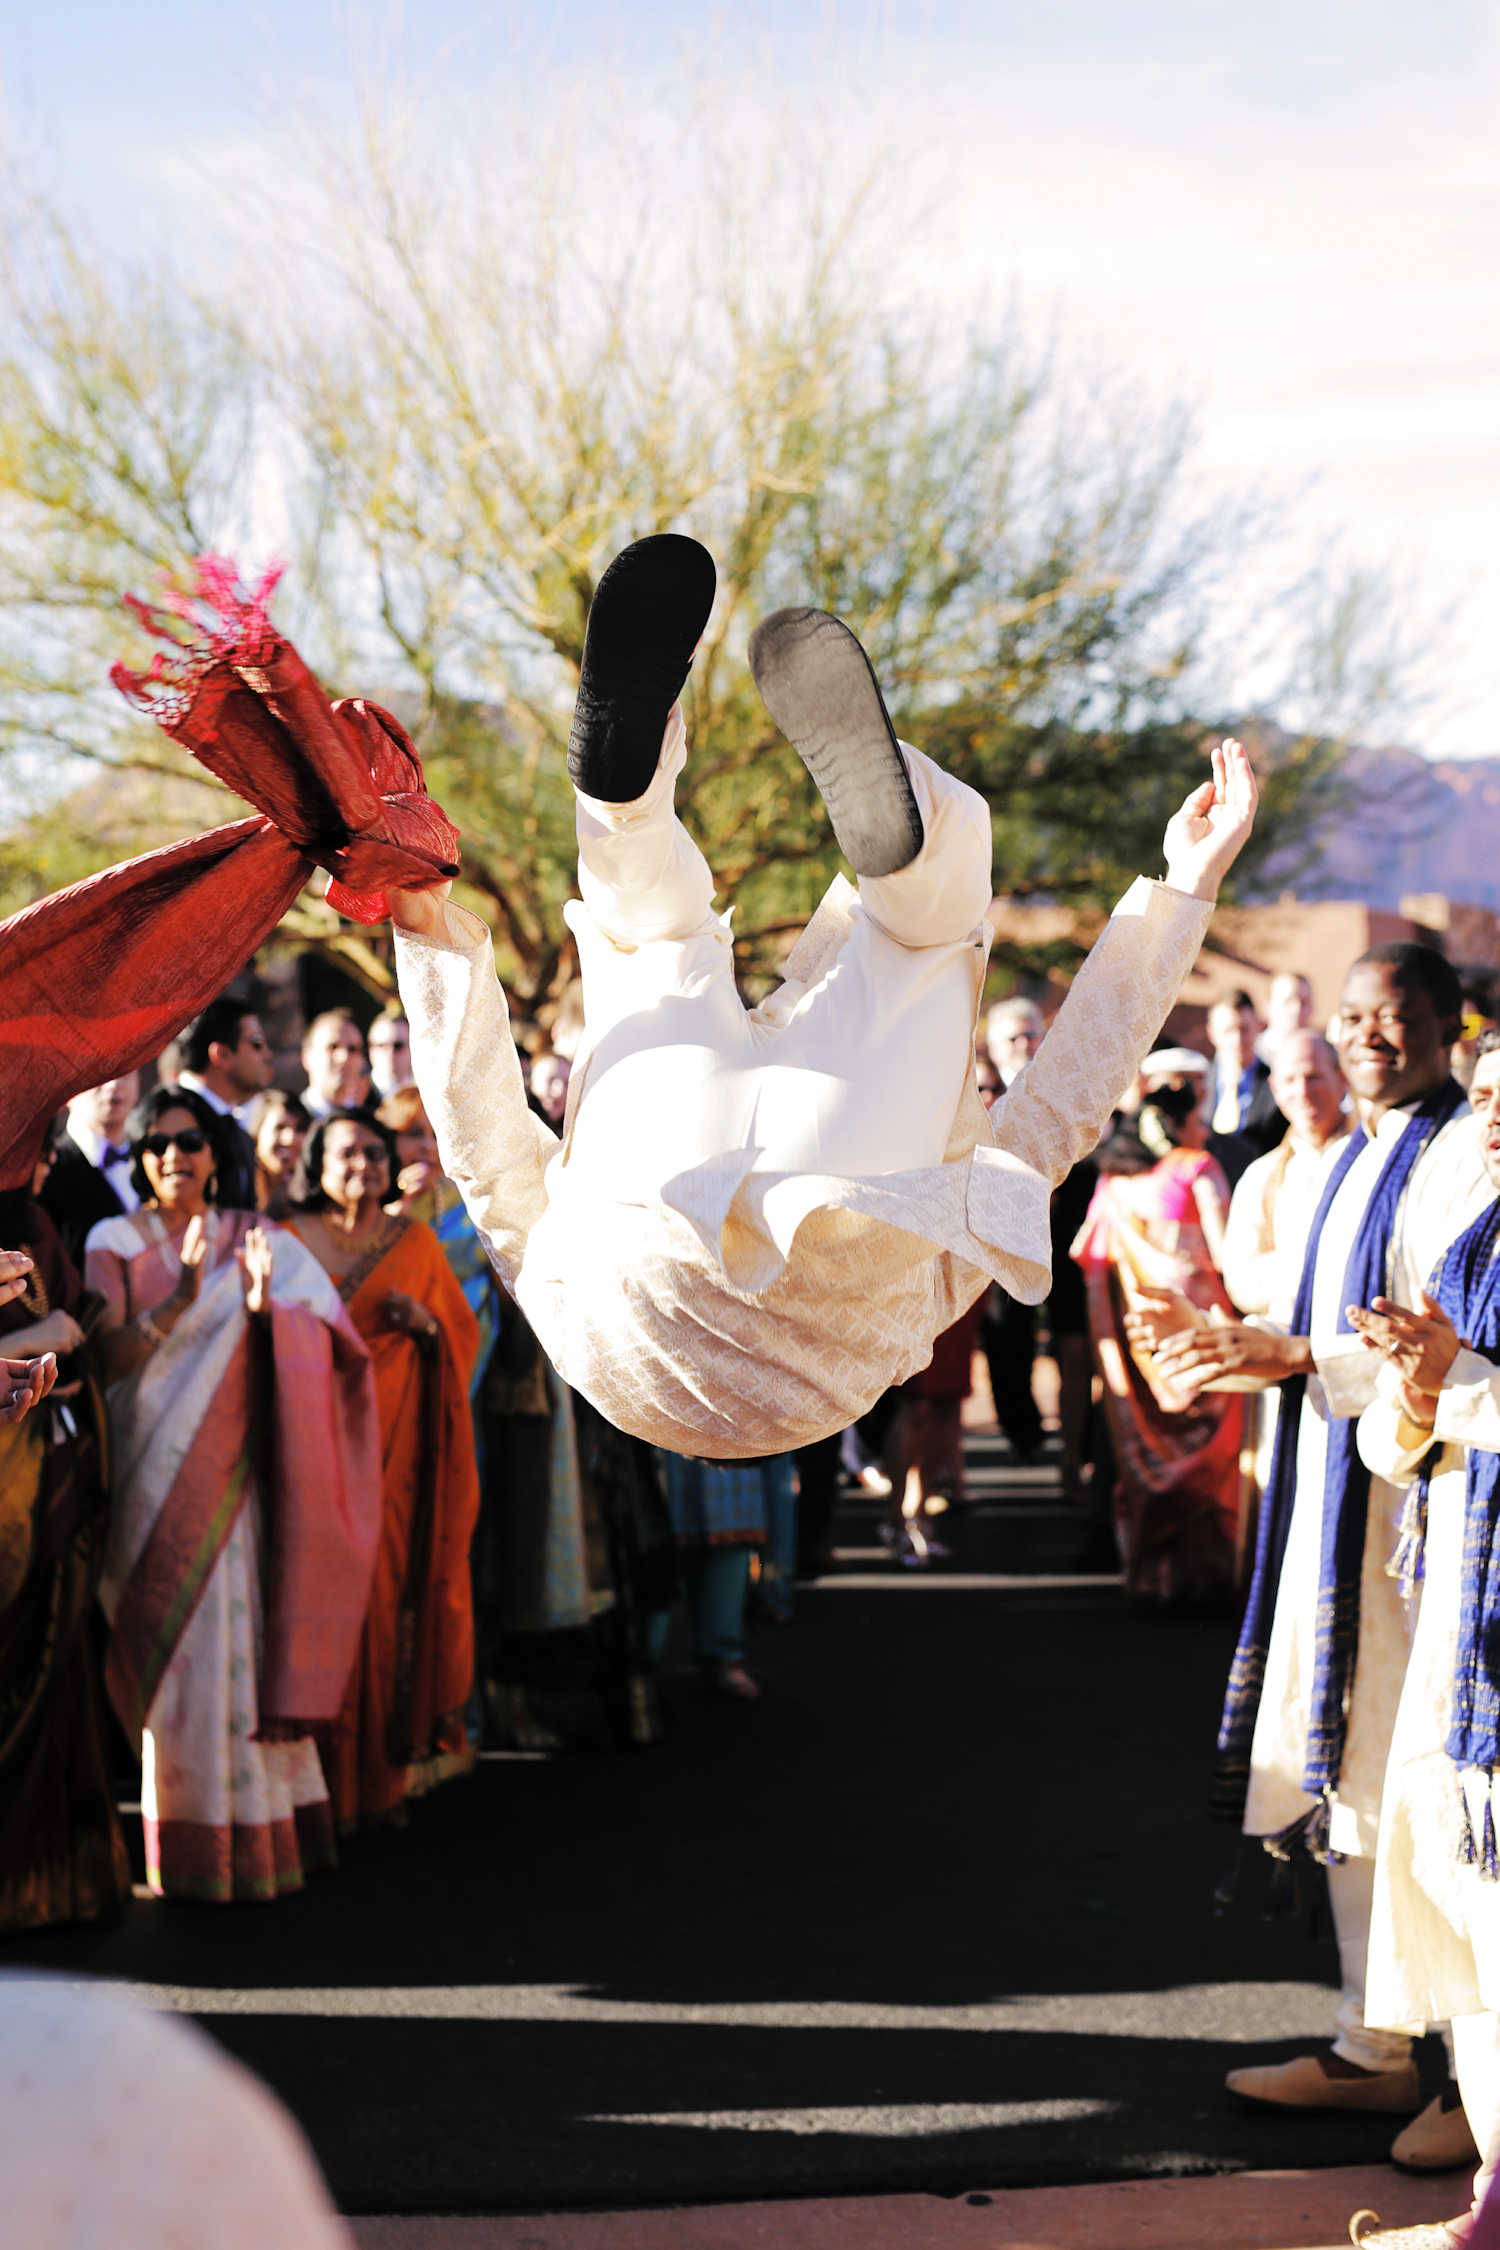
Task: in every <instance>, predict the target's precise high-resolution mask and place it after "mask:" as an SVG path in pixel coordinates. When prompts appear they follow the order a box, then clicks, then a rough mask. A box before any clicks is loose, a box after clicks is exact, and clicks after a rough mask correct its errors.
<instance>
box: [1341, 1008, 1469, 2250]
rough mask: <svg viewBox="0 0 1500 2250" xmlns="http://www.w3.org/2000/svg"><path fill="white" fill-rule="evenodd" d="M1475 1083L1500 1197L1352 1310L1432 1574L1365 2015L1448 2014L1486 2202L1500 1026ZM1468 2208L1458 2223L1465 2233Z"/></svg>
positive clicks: (1384, 1464)
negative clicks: (1402, 1284) (1417, 1284)
mask: <svg viewBox="0 0 1500 2250" xmlns="http://www.w3.org/2000/svg"><path fill="white" fill-rule="evenodd" d="M1469 1095H1470V1100H1471V1101H1472V1103H1473V1106H1474V1109H1475V1110H1476V1112H1477V1113H1478V1119H1479V1146H1480V1152H1481V1156H1482V1158H1483V1162H1484V1168H1485V1172H1486V1174H1487V1176H1488V1188H1489V1198H1490V1200H1488V1201H1487V1203H1486V1207H1485V1209H1484V1210H1483V1212H1482V1213H1481V1214H1480V1216H1479V1217H1478V1218H1477V1219H1476V1220H1475V1221H1474V1223H1473V1224H1472V1226H1470V1227H1469V1229H1468V1230H1467V1232H1466V1233H1464V1234H1462V1235H1461V1236H1460V1237H1459V1239H1458V1240H1457V1241H1456V1242H1455V1243H1454V1244H1453V1246H1452V1248H1451V1249H1450V1250H1449V1251H1448V1253H1447V1255H1446V1256H1445V1257H1444V1258H1443V1260H1442V1262H1441V1264H1440V1266H1439V1267H1438V1269H1437V1271H1436V1272H1435V1273H1434V1274H1433V1275H1432V1276H1431V1278H1430V1280H1429V1282H1428V1285H1427V1288H1426V1289H1425V1290H1424V1291H1423V1292H1422V1295H1421V1299H1420V1303H1419V1306H1418V1309H1416V1310H1415V1311H1407V1310H1405V1309H1403V1308H1402V1307H1401V1306H1400V1305H1399V1304H1397V1303H1395V1302H1394V1301H1393V1300H1392V1299H1390V1298H1387V1297H1384V1296H1380V1297H1377V1298H1375V1300H1374V1302H1373V1303H1372V1304H1371V1305H1370V1306H1369V1307H1368V1308H1359V1309H1357V1310H1355V1311H1354V1312H1352V1313H1351V1316H1350V1317H1351V1319H1352V1320H1353V1321H1354V1325H1355V1326H1356V1328H1358V1329H1359V1330H1360V1332H1361V1333H1362V1334H1363V1336H1364V1337H1365V1339H1366V1341H1367V1343H1368V1344H1370V1345H1372V1346H1373V1347H1374V1348H1375V1350H1376V1351H1378V1352H1379V1353H1380V1354H1381V1356H1382V1359H1383V1360H1384V1362H1385V1364H1384V1366H1383V1367H1382V1368H1381V1370H1380V1373H1379V1375H1378V1377H1377V1380H1376V1390H1377V1393H1378V1396H1377V1398H1376V1401H1375V1404H1374V1405H1373V1406H1369V1407H1367V1408H1366V1409H1365V1412H1364V1413H1363V1415H1362V1416H1361V1417H1360V1423H1359V1450H1360V1455H1361V1457H1362V1459H1363V1460H1364V1462H1365V1463H1366V1465H1367V1466H1368V1468H1369V1469H1370V1470H1371V1472H1372V1475H1373V1476H1374V1477H1376V1478H1379V1479H1381V1480H1383V1481H1384V1482H1385V1483H1388V1484H1391V1485H1394V1486H1405V1487H1406V1488H1407V1499H1406V1505H1405V1508H1404V1510H1403V1530H1404V1531H1405V1533H1406V1534H1407V1537H1406V1541H1405V1546H1404V1552H1403V1558H1402V1559H1403V1562H1404V1563H1405V1565H1406V1570H1405V1573H1404V1575H1405V1576H1406V1577H1407V1578H1408V1579H1414V1578H1415V1577H1416V1576H1417V1575H1418V1573H1419V1572H1420V1575H1421V1578H1422V1599H1421V1606H1420V1608H1419V1609H1418V1611H1417V1618H1416V1631H1415V1634H1414V1636H1413V1640H1412V1651H1411V1660H1410V1662H1409V1663H1408V1665H1407V1668H1406V1679H1405V1684H1404V1685H1403V1687H1402V1690H1401V1704H1400V1709H1399V1710H1398V1712H1397V1714H1396V1727H1395V1733H1394V1736H1393V1738H1392V1741H1391V1751H1390V1759H1389V1762H1388V1765H1387V1768H1386V1778H1385V1798H1384V1806H1383V1810H1382V1813H1381V1821H1380V1849H1379V1852H1378V1855H1377V1858H1376V1864H1375V1900H1374V1913H1373V1918H1372V1923H1371V1932H1370V1968H1369V1982H1368V1991H1367V1999H1366V2012H1367V2014H1368V2016H1369V2017H1370V2019H1371V2020H1372V2021H1374V2022H1376V2023H1395V2024H1404V2023H1420V2022H1422V2021H1424V2020H1427V2019H1432V2018H1443V2017H1450V2018H1451V2019H1452V2022H1453V2044H1454V2049H1455V2055H1456V2064H1457V2078H1458V2092H1459V2093H1461V2095H1462V2099H1463V2107H1464V2110H1465V2111H1467V2113H1468V2119H1469V2123H1470V2125H1471V2126H1472V2128H1473V2134H1474V2139H1475V2141H1476V2142H1477V2144H1478V2150H1479V2153H1480V2155H1481V2159H1482V2161H1481V2165H1480V2170H1479V2174H1478V2177H1477V2178H1476V2180H1475V2182H1474V2205H1473V2208H1474V2211H1476V2212H1477V2210H1478V2208H1479V2205H1480V2203H1481V2201H1482V2200H1483V2197H1484V2194H1485V2191H1486V2190H1487V2188H1488V2186H1489V2184H1490V2181H1491V2180H1492V2179H1493V2178H1494V2176H1495V2172H1496V2169H1497V2166H1500V2012H1497V2011H1500V1883H1497V1881H1496V1877H1497V1874H1500V1861H1497V1853H1496V1845H1495V1833H1496V1830H1495V1802H1494V1800H1495V1768H1496V1766H1497V1765H1500V1665H1497V1662H1496V1657H1495V1653H1494V1651H1495V1646H1496V1638H1495V1636H1496V1632H1497V1628H1500V1587H1497V1584H1496V1580H1495V1575H1494V1566H1493V1563H1492V1562H1491V1560H1490V1558H1491V1556H1492V1553H1493V1549H1494V1543H1495V1534H1496V1529H1497V1525H1500V1260H1497V1258H1496V1255H1495V1253H1496V1248H1497V1244H1500V1195H1497V1192H1496V1191H1497V1190H1500V1032H1494V1031H1487V1032H1485V1033H1484V1035H1483V1037H1482V1038H1481V1039H1480V1041H1479V1046H1478V1055H1477V1059H1476V1062H1475V1067H1474V1077H1473V1082H1472V1084H1471V1086H1470V1088H1469ZM1434 1445H1436V1446H1438V1447H1439V1448H1440V1449H1441V1450H1440V1452H1439V1454H1438V1458H1437V1460H1436V1463H1435V1464H1434V1463H1433V1462H1432V1461H1431V1460H1430V1459H1429V1456H1430V1454H1431V1452H1432V1449H1433V1447H1434ZM1424 1461H1426V1462H1427V1465H1428V1487H1427V1496H1426V1523H1425V1526H1424V1525H1423V1523H1422V1513H1421V1489H1420V1485H1419V1484H1418V1482H1417V1478H1418V1474H1419V1471H1420V1470H1421V1467H1422V1464H1423V1463H1424ZM1419 1558H1420V1559H1419ZM1450 2115H1451V2109H1450ZM1469 2220H1470V2214H1469V2213H1465V2214H1463V2216H1462V2218H1460V2219H1458V2220H1455V2221H1454V2222H1452V2225H1451V2228H1450V2229H1449V2230H1448V2231H1449V2233H1450V2235H1451V2239H1452V2240H1454V2241H1462V2240H1463V2239H1464V2235H1465V2230H1466V2228H1467V2226H1468V2224H1469ZM1367 2239H1368V2240H1372V2241H1375V2242H1379V2241H1380V2240H1381V2239H1382V2238H1381V2237H1380V2236H1379V2235H1375V2236H1373V2237H1367Z"/></svg>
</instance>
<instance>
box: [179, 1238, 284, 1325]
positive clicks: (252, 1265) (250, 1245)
mask: <svg viewBox="0 0 1500 2250" xmlns="http://www.w3.org/2000/svg"><path fill="white" fill-rule="evenodd" d="M194 1223H195V1224H196V1222H194ZM235 1257H236V1260H237V1262H238V1265H239V1269H240V1274H241V1276H242V1278H243V1280H244V1284H245V1310H246V1312H248V1313H267V1312H269V1311H270V1309H271V1267H272V1256H271V1238H270V1236H269V1235H268V1234H267V1233H266V1230H265V1228H264V1227H252V1228H251V1229H250V1232H249V1233H248V1234H247V1235H246V1237H245V1240H244V1245H243V1247H242V1248H241V1249H239V1250H237V1251H236V1252H235Z"/></svg>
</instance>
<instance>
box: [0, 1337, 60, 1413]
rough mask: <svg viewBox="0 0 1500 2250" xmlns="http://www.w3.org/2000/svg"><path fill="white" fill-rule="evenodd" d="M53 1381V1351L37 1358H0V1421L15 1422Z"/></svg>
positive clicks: (39, 1399) (54, 1356) (41, 1396)
mask: <svg viewBox="0 0 1500 2250" xmlns="http://www.w3.org/2000/svg"><path fill="white" fill-rule="evenodd" d="M56 1381H57V1354H56V1353H55V1352H43V1354H42V1356H41V1358H40V1359H0V1422H19V1421H20V1419H21V1416H22V1415H23V1414H29V1413H30V1411H31V1409H32V1407H33V1406H36V1405H38V1404H40V1402H41V1400H43V1399H44V1398H45V1397H46V1396H47V1393H48V1392H49V1391H50V1390H51V1388H52V1386H53V1384H54V1383H55V1382H56Z"/></svg>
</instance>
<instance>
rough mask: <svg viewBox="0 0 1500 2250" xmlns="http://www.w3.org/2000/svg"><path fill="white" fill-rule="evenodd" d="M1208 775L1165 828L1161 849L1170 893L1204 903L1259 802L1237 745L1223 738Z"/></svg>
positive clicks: (1241, 747) (1226, 868)
mask: <svg viewBox="0 0 1500 2250" xmlns="http://www.w3.org/2000/svg"><path fill="white" fill-rule="evenodd" d="M1213 769H1214V770H1213V779H1212V781H1205V782H1204V783H1203V784H1202V786H1201V787H1200V788H1197V789H1195V790H1194V791H1193V793H1192V795H1191V796H1190V797H1189V798H1188V800H1187V802H1186V804H1185V805H1184V806H1183V808H1182V810H1181V812H1179V813H1174V814H1173V816H1172V818H1171V819H1170V820H1169V821H1168V822H1167V833H1166V837H1165V839H1164V841H1163V844H1162V850H1163V852H1164V854H1165V856H1166V862H1167V882H1168V884H1169V886H1170V887H1171V889H1172V890H1174V891H1185V892H1186V893H1187V895H1188V897H1189V898H1202V899H1207V900H1209V902H1210V903H1212V901H1213V900H1214V899H1216V898H1217V897H1218V895H1219V885H1220V883H1221V882H1222V881H1223V879H1224V877H1225V875H1227V874H1228V872H1229V870H1230V868H1231V867H1232V866H1233V865H1234V862H1235V860H1236V859H1237V858H1238V857H1239V854H1240V850H1241V848H1242V846H1243V845H1244V842H1245V839H1246V838H1247V837H1248V835H1249V834H1250V829H1251V826H1252V824H1253V822H1254V820H1255V807H1256V804H1257V802H1258V801H1259V792H1258V790H1257V789H1256V786H1255V774H1254V771H1253V769H1252V767H1251V764H1250V760H1249V758H1248V757H1247V756H1246V754H1245V747H1244V744H1243V743H1240V742H1236V741H1235V740H1234V739H1233V737H1232V736H1226V738H1225V739H1224V741H1223V742H1221V743H1220V744H1219V746H1218V748H1217V749H1216V750H1215V751H1214V753H1213Z"/></svg>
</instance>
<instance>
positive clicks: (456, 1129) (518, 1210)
mask: <svg viewBox="0 0 1500 2250" xmlns="http://www.w3.org/2000/svg"><path fill="white" fill-rule="evenodd" d="M450 887H451V886H450V885H449V884H447V883H436V884H432V885H430V886H428V887H427V888H426V889H423V890H417V891H388V892H387V896H388V898H389V900H390V905H391V920H392V922H393V923H394V925H395V930H396V977H397V982H398V983H399V985H400V988H401V998H402V1001H403V1003H404V1005H405V1008H406V1014H407V1019H408V1021H409V1022H410V1024H411V1065H412V1070H413V1072H414V1073H415V1076H416V1081H417V1084H418V1086H419V1087H420V1088H421V1092H422V1099H423V1101H424V1103H425V1104H426V1108H427V1114H428V1116H429V1118H430V1119H431V1120H432V1129H433V1131H434V1133H435V1134H436V1135H437V1144H438V1149H439V1152H440V1154H441V1156H442V1159H443V1170H444V1172H445V1173H446V1174H447V1176H448V1178H449V1179H450V1180H451V1181H452V1182H453V1184H454V1186H455V1187H456V1188H457V1189H458V1191H459V1193H460V1195H461V1196H462V1197H463V1199H464V1202H465V1204H466V1206H467V1208H468V1212H469V1216H470V1218H471V1219H472V1220H473V1221H474V1224H475V1226H476V1227H477V1228H478V1230H479V1233H480V1235H481V1237H482V1238H483V1241H484V1245H485V1248H486V1250H487V1251H488V1252H489V1255H490V1258H491V1260H492V1261H493V1263H494V1265H495V1267H496V1270H497V1271H498V1272H499V1274H500V1277H501V1279H502V1280H503V1281H504V1282H506V1284H507V1285H508V1286H511V1287H513V1286H514V1284H515V1280H516V1276H517V1275H518V1274H519V1272H520V1270H521V1260H522V1258H523V1257H524V1255H525V1251H526V1241H527V1237H528V1236H529V1234H530V1232H531V1230H532V1228H533V1227H534V1226H535V1225H536V1222H537V1220H538V1219H539V1218H540V1217H541V1215H542V1213H543V1211H545V1209H546V1208H547V1188H546V1182H545V1178H544V1173H545V1168H546V1163H547V1160H548V1158H549V1157H551V1156H555V1155H556V1154H557V1146H558V1144H557V1141H556V1139H555V1138H554V1136H553V1135H552V1134H551V1133H550V1132H548V1130H547V1128H546V1126H545V1125H543V1123H542V1122H541V1120H540V1118H538V1117H535V1116H534V1115H533V1114H532V1112H531V1110H530V1109H529V1108H528V1107H527V1103H526V1088H525V1086H524V1085H523V1083H522V1080H521V1065H520V1061H519V1059H518V1057H517V1055H516V1046H515V1041H514V1039H513V1038H512V1037H511V1029H510V1011H509V1009H508V1008H507V1007H506V1005H505V995H504V993H503V992H502V991H501V990H500V985H499V980H498V979H497V977H496V975H495V956H494V951H493V949H492V947H491V944H490V933H489V931H488V930H487V929H486V928H485V926H484V924H483V922H481V921H480V919H479V917H478V915H477V914H469V913H467V912H466V911H465V910H464V908H463V907H461V906H451V905H449V904H448V903H447V894H448V891H449V889H450Z"/></svg>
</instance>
